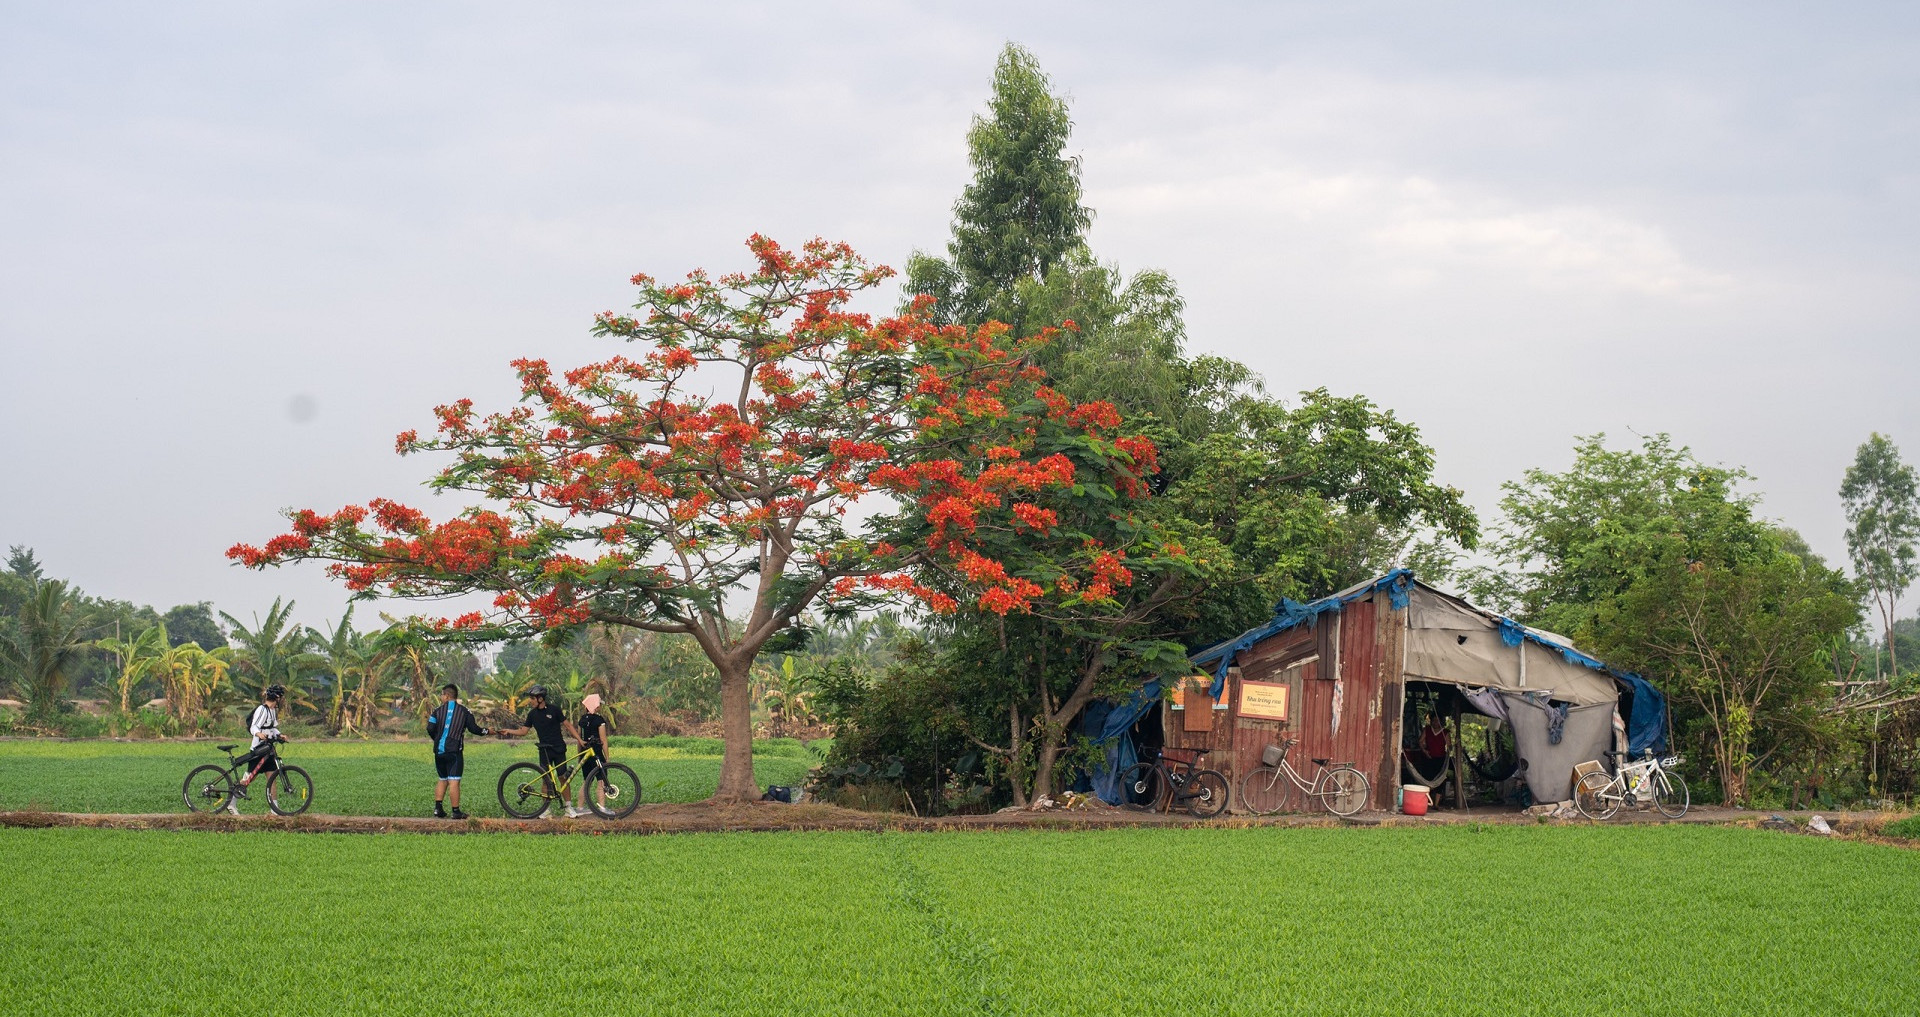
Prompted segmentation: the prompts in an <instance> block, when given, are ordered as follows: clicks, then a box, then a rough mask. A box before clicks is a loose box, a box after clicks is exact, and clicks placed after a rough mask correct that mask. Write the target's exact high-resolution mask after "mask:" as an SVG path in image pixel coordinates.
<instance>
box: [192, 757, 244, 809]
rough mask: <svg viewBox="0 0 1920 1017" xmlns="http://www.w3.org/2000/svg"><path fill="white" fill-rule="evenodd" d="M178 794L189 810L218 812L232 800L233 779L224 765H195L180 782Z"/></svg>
mask: <svg viewBox="0 0 1920 1017" xmlns="http://www.w3.org/2000/svg"><path fill="white" fill-rule="evenodd" d="M180 796H181V797H182V798H185V799H186V800H187V810H188V811H190V812H219V811H220V810H221V809H224V808H226V807H227V803H228V802H229V801H232V800H233V779H232V778H231V777H229V776H227V768H226V767H224V766H215V765H213V764H212V763H208V764H207V765H205V766H196V767H194V768H193V770H192V771H191V772H189V773H188V774H187V779H186V780H185V781H183V782H182V783H181V785H180Z"/></svg>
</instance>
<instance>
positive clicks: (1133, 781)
mask: <svg viewBox="0 0 1920 1017" xmlns="http://www.w3.org/2000/svg"><path fill="white" fill-rule="evenodd" d="M1166 797H1167V772H1166V771H1165V770H1162V769H1160V767H1159V766H1157V765H1155V764H1153V763H1135V764H1133V765H1132V766H1129V767H1127V770H1126V772H1125V773H1123V774H1121V775H1120V806H1121V807H1122V808H1127V809H1137V810H1140V811H1144V812H1154V811H1157V810H1158V809H1159V808H1160V803H1161V800H1162V799H1164V798H1166Z"/></svg>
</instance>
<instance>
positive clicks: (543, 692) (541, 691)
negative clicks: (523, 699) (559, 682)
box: [527, 685, 547, 699]
mask: <svg viewBox="0 0 1920 1017" xmlns="http://www.w3.org/2000/svg"><path fill="white" fill-rule="evenodd" d="M534 696H539V697H540V698H542V699H545V698H546V696H547V687H546V686H545V685H535V686H534V687H533V688H530V689H528V690H527V697H528V698H529V699H531V698H532V697H534Z"/></svg>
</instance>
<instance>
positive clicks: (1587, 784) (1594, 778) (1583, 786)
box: [1573, 771, 1620, 819]
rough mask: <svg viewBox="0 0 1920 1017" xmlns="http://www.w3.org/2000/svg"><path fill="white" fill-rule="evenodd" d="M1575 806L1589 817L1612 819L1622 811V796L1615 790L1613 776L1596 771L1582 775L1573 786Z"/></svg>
mask: <svg viewBox="0 0 1920 1017" xmlns="http://www.w3.org/2000/svg"><path fill="white" fill-rule="evenodd" d="M1573 807H1574V808H1576V809H1579V810H1580V814H1581V815H1583V816H1585V817H1587V818H1588V819H1612V818H1613V814H1614V813H1616V812H1618V811H1620V796H1619V795H1618V794H1616V793H1615V792H1614V790H1613V778H1612V777H1609V776H1607V775H1606V774H1604V773H1600V772H1597V771H1596V772H1594V773H1585V774H1581V775H1580V783H1578V784H1575V785H1574V787H1573Z"/></svg>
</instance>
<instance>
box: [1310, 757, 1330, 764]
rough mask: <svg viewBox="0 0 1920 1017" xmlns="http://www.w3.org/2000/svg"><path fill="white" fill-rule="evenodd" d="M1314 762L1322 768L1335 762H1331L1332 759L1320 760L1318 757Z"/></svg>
mask: <svg viewBox="0 0 1920 1017" xmlns="http://www.w3.org/2000/svg"><path fill="white" fill-rule="evenodd" d="M1313 761H1314V762H1315V763H1316V764H1318V765H1320V766H1325V765H1327V764H1328V763H1330V762H1333V760H1331V759H1321V758H1319V757H1318V756H1316V757H1314V760H1313Z"/></svg>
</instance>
